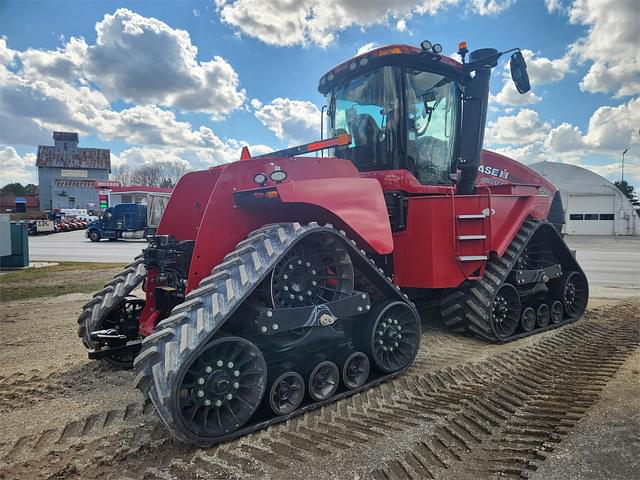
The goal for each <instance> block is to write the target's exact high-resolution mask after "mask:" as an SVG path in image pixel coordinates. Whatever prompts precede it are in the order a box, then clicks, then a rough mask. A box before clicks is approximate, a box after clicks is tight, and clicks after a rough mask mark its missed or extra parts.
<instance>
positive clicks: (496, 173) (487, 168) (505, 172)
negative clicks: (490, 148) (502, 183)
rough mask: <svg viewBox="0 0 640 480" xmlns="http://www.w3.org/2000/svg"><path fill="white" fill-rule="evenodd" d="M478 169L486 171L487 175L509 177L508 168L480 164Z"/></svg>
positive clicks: (481, 171)
mask: <svg viewBox="0 0 640 480" xmlns="http://www.w3.org/2000/svg"><path fill="white" fill-rule="evenodd" d="M478 171H479V172H480V173H484V174H485V175H491V176H493V177H498V178H504V179H505V180H506V179H507V178H509V171H508V170H500V169H499V168H493V167H490V166H489V165H480V166H479V167H478Z"/></svg>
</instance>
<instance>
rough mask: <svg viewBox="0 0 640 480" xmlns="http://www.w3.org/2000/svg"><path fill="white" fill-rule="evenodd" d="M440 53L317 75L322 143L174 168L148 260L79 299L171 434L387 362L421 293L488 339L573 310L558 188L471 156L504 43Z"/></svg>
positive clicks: (248, 420) (230, 425)
mask: <svg viewBox="0 0 640 480" xmlns="http://www.w3.org/2000/svg"><path fill="white" fill-rule="evenodd" d="M440 51H441V47H440V46H439V45H434V46H432V45H431V44H430V43H429V42H426V41H425V42H423V43H422V45H421V48H415V47H411V46H405V45H399V46H395V45H394V46H389V47H384V48H378V49H376V50H373V51H371V52H368V53H366V54H363V55H359V56H357V57H355V58H352V59H350V60H349V61H347V62H345V63H343V64H341V65H339V66H337V67H335V68H334V69H333V70H331V71H329V72H328V73H327V74H326V75H324V76H323V77H322V78H321V80H320V84H319V91H320V93H322V94H324V95H326V97H327V105H328V109H327V124H328V129H329V132H330V134H331V138H330V139H328V140H321V141H319V142H316V143H311V144H307V145H302V146H299V147H293V148H289V149H286V150H282V151H279V152H273V153H270V154H268V155H262V156H259V157H253V158H252V157H251V156H250V153H249V151H248V150H247V149H246V148H245V149H244V150H243V154H242V158H241V160H240V161H237V162H234V163H230V164H226V165H220V166H217V167H213V168H209V169H208V170H205V171H198V172H191V173H187V174H186V175H184V176H183V177H182V178H181V180H180V181H179V183H178V185H177V186H176V188H175V190H174V192H173V195H172V196H171V199H170V200H169V203H168V205H167V207H166V210H165V212H164V214H163V216H162V219H161V222H160V225H159V226H158V229H157V232H156V235H155V236H154V237H150V238H149V246H148V247H147V248H146V249H145V251H144V254H143V256H141V257H138V258H137V259H136V260H135V261H134V262H133V263H132V264H130V265H129V266H128V267H127V268H126V269H125V270H124V271H123V272H122V273H121V274H120V275H118V276H117V277H116V278H114V279H113V280H112V281H111V282H110V283H109V284H107V286H106V287H105V288H104V289H103V290H101V291H100V292H98V293H96V294H95V297H94V298H93V299H92V300H91V301H90V302H89V303H87V305H86V306H85V307H84V310H83V312H82V314H81V315H80V318H79V324H80V328H79V334H80V336H81V337H82V339H83V341H84V343H85V345H86V346H87V347H88V348H90V349H91V350H90V352H89V357H90V358H96V359H102V360H104V361H106V362H108V363H110V364H112V365H115V366H120V367H131V366H133V367H134V368H135V370H136V380H135V381H136V385H137V388H139V389H140V390H141V391H142V392H143V394H144V396H145V397H146V398H149V399H150V400H151V401H152V402H153V405H154V406H155V409H156V411H157V413H158V415H159V416H160V418H161V419H162V421H163V422H164V423H165V424H166V426H167V427H168V428H169V430H170V431H171V432H172V434H173V435H174V436H175V437H176V438H178V439H180V440H182V441H184V442H188V443H192V444H195V445H199V446H208V445H212V444H214V443H217V442H220V441H225V440H229V439H231V438H234V437H236V436H239V435H243V434H245V433H247V432H250V431H252V430H255V429H258V428H261V427H264V426H267V425H270V424H272V423H275V422H278V421H282V420H286V419H288V418H290V417H292V416H294V415H298V414H300V413H303V412H305V411H308V410H310V409H313V408H317V407H319V406H321V405H324V404H326V403H328V402H333V401H335V400H337V399H339V398H342V397H344V396H346V395H349V394H352V393H354V392H358V391H362V390H363V389H366V388H369V387H371V386H374V385H376V384H378V383H380V382H383V381H385V380H388V379H390V378H392V377H394V376H396V375H398V374H399V373H401V372H403V371H404V370H406V369H407V368H408V367H409V366H410V365H411V363H412V362H413V360H414V358H415V356H416V353H417V351H418V348H419V346H420V316H419V313H418V309H420V310H422V308H420V307H421V306H422V305H427V304H432V305H433V304H436V305H439V308H440V311H441V318H442V320H443V322H444V324H446V326H448V327H449V328H451V329H453V330H455V331H458V332H468V334H471V335H475V336H476V337H478V338H481V339H484V340H488V341H497V342H506V341H510V340H512V339H515V338H520V337H523V336H526V335H531V334H533V333H536V332H540V331H543V330H547V329H550V328H554V327H557V326H560V325H563V324H566V323H567V322H571V321H574V320H576V319H577V318H578V317H580V316H581V315H582V313H583V311H584V310H585V307H586V304H587V298H588V286H587V281H586V278H585V275H584V273H583V272H582V270H581V268H580V266H579V265H578V264H577V263H576V260H575V258H574V256H573V255H572V253H571V251H570V250H569V249H568V248H567V246H566V245H565V243H564V242H563V240H562V237H561V235H560V233H559V232H560V229H561V227H562V223H563V222H564V213H563V209H562V204H561V202H560V197H559V195H558V192H557V190H556V188H555V187H554V186H553V185H551V184H550V183H549V182H547V181H546V180H545V179H544V178H541V177H540V176H538V175H537V174H535V173H534V172H533V171H531V170H529V169H528V168H526V167H525V166H523V165H521V164H519V163H518V162H516V161H514V160H511V159H508V158H506V157H504V156H501V155H498V154H495V153H491V152H487V151H482V142H483V137H484V127H485V120H486V113H487V103H488V97H489V78H490V74H491V69H492V68H493V67H495V66H496V65H497V62H498V59H499V57H500V56H501V55H502V54H503V53H508V52H503V53H500V52H498V51H497V50H494V49H482V50H476V51H474V52H472V53H471V54H470V55H469V59H468V61H465V60H464V59H465V56H466V53H467V51H466V45H464V44H461V46H460V52H459V53H460V54H461V56H462V59H463V63H459V62H457V61H455V60H453V59H451V58H447V57H445V56H442V55H440ZM511 52H514V53H512V55H511V62H510V63H511V74H512V77H513V80H514V82H515V84H516V87H517V89H518V90H519V91H520V92H521V93H522V92H526V91H528V89H529V80H528V76H527V72H526V66H525V64H524V60H523V57H522V55H521V53H520V51H519V50H517V49H516V50H512V51H511ZM509 53H510V52H509ZM329 148H331V149H332V150H331V152H330V156H324V155H323V156H315V157H314V156H298V155H300V154H305V153H309V152H322V151H324V150H326V149H329ZM141 283H142V285H143V289H144V291H145V292H146V298H145V299H141V298H135V297H131V296H130V294H131V292H132V291H133V290H134V289H135V288H136V287H138V286H139V285H140V284H141Z"/></svg>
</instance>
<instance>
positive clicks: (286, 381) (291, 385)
mask: <svg viewBox="0 0 640 480" xmlns="http://www.w3.org/2000/svg"><path fill="white" fill-rule="evenodd" d="M303 399H304V380H303V379H302V375H300V374H299V373H297V372H293V371H289V372H284V373H283V374H281V375H280V376H278V378H276V379H275V380H274V381H273V382H272V384H271V388H270V389H269V406H270V407H271V410H272V411H273V413H275V414H276V415H288V414H290V413H291V412H293V411H294V410H296V409H297V408H298V407H299V406H300V404H301V403H302V400H303Z"/></svg>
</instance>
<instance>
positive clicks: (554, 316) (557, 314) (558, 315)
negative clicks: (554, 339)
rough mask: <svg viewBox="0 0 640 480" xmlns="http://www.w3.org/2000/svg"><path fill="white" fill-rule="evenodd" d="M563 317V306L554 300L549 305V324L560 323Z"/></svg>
mask: <svg viewBox="0 0 640 480" xmlns="http://www.w3.org/2000/svg"><path fill="white" fill-rule="evenodd" d="M563 316H564V306H563V305H562V302H561V301H560V300H554V302H553V303H552V304H551V322H552V323H560V322H561V321H562V317H563Z"/></svg>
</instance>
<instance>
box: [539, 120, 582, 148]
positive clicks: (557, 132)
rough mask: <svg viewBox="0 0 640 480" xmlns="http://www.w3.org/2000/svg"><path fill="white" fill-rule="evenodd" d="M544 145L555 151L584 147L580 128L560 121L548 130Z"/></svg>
mask: <svg viewBox="0 0 640 480" xmlns="http://www.w3.org/2000/svg"><path fill="white" fill-rule="evenodd" d="M545 145H546V146H547V147H549V148H550V149H551V150H552V151H553V152H556V153H564V152H574V151H576V150H582V149H584V148H585V147H586V145H585V142H584V140H583V138H582V133H581V132H580V129H579V128H578V127H576V126H575V125H571V124H569V123H562V124H561V125H559V126H558V127H556V128H554V129H552V130H551V131H549V134H548V136H547V138H546V140H545Z"/></svg>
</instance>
